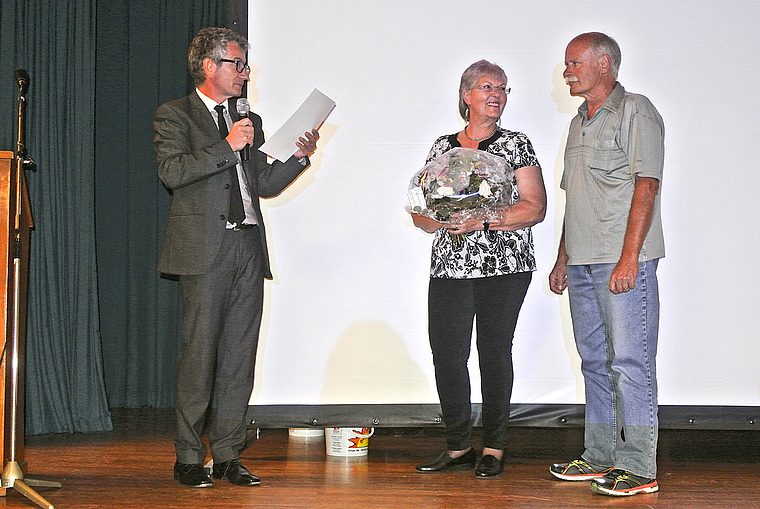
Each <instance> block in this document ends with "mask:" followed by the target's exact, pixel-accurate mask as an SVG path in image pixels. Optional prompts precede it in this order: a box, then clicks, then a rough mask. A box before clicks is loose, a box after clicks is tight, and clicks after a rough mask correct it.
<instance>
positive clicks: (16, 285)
mask: <svg viewBox="0 0 760 509" xmlns="http://www.w3.org/2000/svg"><path fill="white" fill-rule="evenodd" d="M16 80H17V82H18V85H19V95H18V143H17V145H16V174H15V176H14V177H15V181H16V182H15V186H16V188H15V195H16V196H15V200H16V203H15V205H16V210H15V214H14V215H15V221H14V228H15V231H14V238H13V274H12V277H13V295H12V296H9V298H10V299H11V300H12V302H11V303H10V306H9V311H10V312H11V317H12V326H11V334H12V337H11V341H12V343H11V345H12V346H11V354H12V357H11V359H10V366H11V380H10V383H11V401H10V416H9V417H10V447H9V449H10V454H9V456H8V462H7V463H6V464H5V468H4V469H3V474H2V488H3V489H8V488H13V489H14V490H16V491H17V492H19V493H21V494H22V495H24V496H25V497H26V498H28V499H29V500H31V501H32V502H34V503H35V504H37V505H38V506H40V507H42V508H45V509H53V505H52V504H50V503H49V502H48V501H47V500H45V499H44V498H43V497H42V496H41V495H39V494H38V493H37V492H36V491H34V490H33V489H32V488H31V487H30V486H39V487H48V488H60V487H61V483H59V482H55V481H42V480H37V479H25V478H24V472H23V471H22V469H21V466H20V465H19V463H18V461H17V460H16V452H17V451H16V442H17V440H18V437H17V436H16V434H17V427H18V416H17V414H18V400H19V362H20V360H21V359H19V347H20V344H21V341H22V340H23V339H24V338H22V337H21V334H22V320H25V319H26V317H22V316H21V275H22V265H21V262H22V259H21V253H22V238H21V234H22V228H23V224H22V222H21V213H22V200H23V198H24V196H23V193H22V191H23V185H24V170H26V169H32V170H34V169H35V166H34V161H32V160H31V159H29V158H27V156H26V97H25V94H26V89H27V87H28V83H29V75H28V74H27V73H26V71H25V70H23V69H17V70H16ZM5 341H6V343H7V341H8V338H7V337H6V338H5ZM6 351H7V349H6ZM6 365H7V364H6ZM7 428H8V426H6V430H7ZM21 439H22V440H23V437H21ZM6 443H7V442H6Z"/></svg>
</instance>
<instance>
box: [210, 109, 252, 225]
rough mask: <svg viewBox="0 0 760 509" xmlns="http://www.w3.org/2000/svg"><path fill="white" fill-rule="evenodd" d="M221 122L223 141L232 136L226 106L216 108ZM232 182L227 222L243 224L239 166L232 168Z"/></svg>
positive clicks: (243, 212) (220, 129)
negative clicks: (225, 113) (228, 126)
mask: <svg viewBox="0 0 760 509" xmlns="http://www.w3.org/2000/svg"><path fill="white" fill-rule="evenodd" d="M214 109H215V110H216V113H217V115H216V116H217V119H218V122H219V134H220V135H221V136H222V139H224V138H226V137H227V135H228V134H230V132H229V130H228V129H227V121H226V120H225V119H224V106H222V105H221V104H217V105H216V106H214ZM229 171H230V181H231V185H232V189H231V193H230V210H229V213H228V214H227V221H229V222H230V223H233V224H238V225H239V224H242V223H243V221H245V211H244V210H243V197H242V195H241V194H240V182H239V181H238V174H237V165H235V166H232V167H231V168H230V170H229Z"/></svg>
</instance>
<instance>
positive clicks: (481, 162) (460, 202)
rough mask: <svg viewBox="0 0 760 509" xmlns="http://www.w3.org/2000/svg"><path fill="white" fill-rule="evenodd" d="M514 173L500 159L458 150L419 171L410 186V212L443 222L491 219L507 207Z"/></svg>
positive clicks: (483, 153)
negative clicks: (472, 218)
mask: <svg viewBox="0 0 760 509" xmlns="http://www.w3.org/2000/svg"><path fill="white" fill-rule="evenodd" d="M513 174H514V170H513V169H512V167H511V166H510V165H509V164H507V162H506V161H505V160H504V159H503V158H501V157H498V156H495V155H493V154H489V153H488V152H484V151H482V150H476V149H471V148H463V147H456V148H453V149H451V150H449V151H448V152H445V153H443V154H441V155H440V156H438V157H436V158H435V159H433V160H432V161H430V162H429V163H428V164H426V165H425V167H424V168H422V170H420V171H418V172H417V173H416V174H415V175H414V177H412V180H411V182H410V184H409V191H408V196H409V206H408V207H407V210H408V211H410V212H415V213H417V214H421V215H424V216H427V217H429V218H431V219H435V220H436V221H440V222H447V221H449V220H451V219H452V216H454V215H456V217H455V218H454V219H455V220H457V221H461V220H464V219H467V218H469V217H477V218H482V219H483V220H488V219H489V218H490V217H492V216H493V214H494V213H495V212H497V211H498V210H501V209H504V208H506V207H508V206H509V205H510V203H511V198H512V176H513Z"/></svg>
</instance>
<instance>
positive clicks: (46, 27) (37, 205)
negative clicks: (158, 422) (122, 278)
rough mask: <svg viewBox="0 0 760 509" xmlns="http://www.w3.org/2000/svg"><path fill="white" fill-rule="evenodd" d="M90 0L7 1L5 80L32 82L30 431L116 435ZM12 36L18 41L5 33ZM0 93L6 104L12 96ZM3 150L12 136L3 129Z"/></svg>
mask: <svg viewBox="0 0 760 509" xmlns="http://www.w3.org/2000/svg"><path fill="white" fill-rule="evenodd" d="M94 12H95V2H94V0H89V1H83V0H69V1H65V0H58V1H55V2H52V1H39V0H3V1H2V18H1V19H0V23H2V34H3V36H2V37H3V41H2V48H3V51H2V54H3V56H2V59H3V61H2V66H1V68H0V71H1V74H0V75H1V76H2V78H3V82H4V83H7V81H6V80H10V78H11V77H12V76H13V74H12V72H13V67H24V68H25V69H26V70H27V71H28V72H29V75H30V77H31V81H30V87H29V93H28V94H27V98H28V107H27V147H28V153H29V155H30V156H31V157H33V158H34V159H35V161H36V162H37V167H38V170H37V172H36V173H31V172H27V178H28V182H29V190H30V200H31V208H32V213H33V217H34V223H35V230H34V231H33V232H32V240H31V253H30V270H29V300H28V304H29V305H28V307H29V311H28V318H27V320H28V321H27V340H26V352H27V355H26V431H27V433H30V434H37V433H48V432H55V433H61V432H78V431H82V432H87V431H103V430H110V429H111V417H110V413H109V411H108V405H107V399H106V392H105V383H104V378H103V364H102V354H101V343H100V333H99V325H98V314H99V309H98V301H97V264H96V256H95V223H94V216H93V213H92V211H93V210H94V180H93V177H94V164H93V161H94V159H93V154H94V140H93V136H92V133H93V128H94V121H93V120H94V103H93V97H94V94H95V83H94V80H93V72H94V68H95V34H96V27H95V19H94V18H93V13H94ZM9 34H12V38H11V37H10V36H9ZM6 90H7V89H6V88H5V87H3V91H4V94H3V100H2V103H3V105H4V106H3V110H2V111H3V118H4V119H8V120H9V121H11V122H12V123H13V119H15V117H14V116H13V113H11V114H10V115H8V116H6V115H5V114H6V112H7V110H6V108H5V104H7V103H8V102H15V101H12V99H15V94H13V93H11V94H6V93H5V91H6ZM1 143H2V146H3V148H6V149H10V150H13V149H14V148H15V145H14V143H15V133H10V136H8V133H7V132H6V130H5V129H3V131H2V140H1Z"/></svg>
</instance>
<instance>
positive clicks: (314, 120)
mask: <svg viewBox="0 0 760 509" xmlns="http://www.w3.org/2000/svg"><path fill="white" fill-rule="evenodd" d="M334 108H335V101H333V100H332V99H330V98H329V97H327V96H326V95H324V94H323V93H322V92H320V91H319V90H317V89H316V88H315V89H314V91H313V92H312V93H311V94H310V95H309V97H307V98H306V100H305V101H304V102H303V104H302V105H301V106H300V107H299V108H298V109H297V110H296V112H295V113H293V115H292V116H291V117H290V118H289V119H288V121H287V122H285V124H283V126H282V127H280V129H279V130H278V131H277V132H276V133H274V135H272V137H270V138H269V139H268V140H267V141H266V142H265V143H264V144H263V145H262V146H261V147H259V150H260V151H262V152H264V153H265V154H267V155H269V156H271V157H273V158H275V159H277V160H279V161H283V162H284V161H287V160H288V158H290V156H293V155H294V156H296V157H304V156H308V155H309V154H311V153H313V152H314V150H316V147H317V144H316V142H317V139H318V138H319V134H318V133H317V129H319V126H321V125H322V123H323V122H324V121H325V120H326V119H327V117H328V116H329V115H330V113H331V112H332V110H333V109H334ZM294 144H295V146H296V147H298V149H297V150H294V149H293V145H294Z"/></svg>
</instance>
